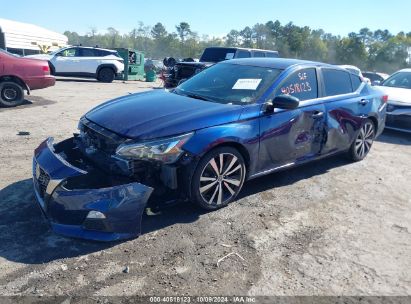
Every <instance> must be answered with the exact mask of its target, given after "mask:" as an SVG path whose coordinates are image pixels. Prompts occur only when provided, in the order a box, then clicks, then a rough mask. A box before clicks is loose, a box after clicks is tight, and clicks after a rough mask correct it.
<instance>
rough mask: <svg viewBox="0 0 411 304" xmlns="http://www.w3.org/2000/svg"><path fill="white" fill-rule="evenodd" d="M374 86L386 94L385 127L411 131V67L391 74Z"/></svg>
mask: <svg viewBox="0 0 411 304" xmlns="http://www.w3.org/2000/svg"><path fill="white" fill-rule="evenodd" d="M376 88H379V89H381V90H382V91H383V92H384V93H385V94H387V95H388V105H387V121H386V128H387V129H393V130H398V131H403V132H411V69H404V70H400V71H398V72H396V73H394V74H392V75H391V76H390V77H389V78H387V79H386V80H384V81H383V82H382V83H381V85H380V86H376Z"/></svg>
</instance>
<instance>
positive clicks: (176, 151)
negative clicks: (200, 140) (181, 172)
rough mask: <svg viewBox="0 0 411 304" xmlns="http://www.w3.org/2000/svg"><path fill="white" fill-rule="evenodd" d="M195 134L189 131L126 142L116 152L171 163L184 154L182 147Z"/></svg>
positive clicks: (126, 155)
mask: <svg viewBox="0 0 411 304" xmlns="http://www.w3.org/2000/svg"><path fill="white" fill-rule="evenodd" d="M193 134H194V133H188V134H184V135H180V136H176V137H170V138H166V139H160V140H155V141H149V142H140V143H124V144H122V145H120V146H119V147H118V148H117V150H116V154H117V155H119V156H121V157H125V158H134V159H141V160H144V159H146V160H158V161H161V162H163V163H165V164H171V163H174V162H175V161H176V160H177V159H178V158H179V157H180V155H181V154H183V152H184V151H183V150H181V147H182V146H183V145H184V144H185V143H186V142H187V141H188V140H189V139H190V138H191V136H193Z"/></svg>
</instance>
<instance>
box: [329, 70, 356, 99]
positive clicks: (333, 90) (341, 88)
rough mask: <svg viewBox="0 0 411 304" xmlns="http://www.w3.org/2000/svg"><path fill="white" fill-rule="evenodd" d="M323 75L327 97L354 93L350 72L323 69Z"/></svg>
mask: <svg viewBox="0 0 411 304" xmlns="http://www.w3.org/2000/svg"><path fill="white" fill-rule="evenodd" d="M322 73H323V79H324V87H325V95H326V96H335V95H343V94H348V93H352V92H353V89H352V85H351V77H350V73H349V72H345V71H341V70H333V69H322Z"/></svg>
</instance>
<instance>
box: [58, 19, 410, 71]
mask: <svg viewBox="0 0 411 304" xmlns="http://www.w3.org/2000/svg"><path fill="white" fill-rule="evenodd" d="M64 35H66V36H67V37H68V41H69V44H71V45H80V44H81V45H83V46H96V45H97V46H99V47H103V48H134V49H137V50H140V51H143V52H144V53H145V54H146V57H150V58H159V59H161V58H164V57H168V56H171V57H176V58H187V57H191V58H199V57H200V55H201V53H202V51H203V49H204V48H205V47H209V46H232V47H246V48H260V49H267V50H276V51H279V52H280V56H281V57H291V58H300V59H307V60H315V61H322V62H328V63H332V64H351V65H355V66H358V67H359V68H361V69H363V70H374V71H379V72H386V73H392V72H394V71H396V70H399V69H401V68H405V67H409V66H410V62H409V57H410V52H411V32H409V33H405V32H399V33H397V34H392V33H390V32H389V31H388V30H376V31H371V30H370V29H368V28H363V29H360V30H359V31H358V33H354V32H352V33H349V34H348V36H346V37H341V36H336V35H333V34H330V33H326V32H325V31H324V30H322V29H311V28H310V27H308V26H303V27H301V26H297V25H295V24H293V23H292V22H289V23H287V24H284V25H282V24H281V23H280V22H279V21H278V20H277V21H269V22H267V23H265V24H263V23H257V24H255V25H254V26H251V27H250V26H246V27H245V28H244V29H241V30H235V29H233V30H231V31H230V32H229V33H228V34H227V35H226V36H225V37H210V36H208V35H202V36H201V37H200V36H199V34H198V33H197V32H195V31H193V30H192V29H191V27H190V25H189V24H188V23H187V22H181V23H180V24H178V25H176V27H175V31H173V32H168V31H167V30H166V28H165V27H164V25H163V24H162V23H160V22H158V23H157V24H155V25H154V26H148V25H145V24H144V23H142V22H139V23H138V26H137V27H136V28H134V29H132V30H131V31H130V32H129V33H126V34H122V33H120V32H119V31H118V30H116V29H115V28H113V27H109V28H108V29H107V31H106V32H105V33H98V31H97V29H96V28H91V29H90V31H89V32H88V33H86V34H85V35H79V34H78V33H76V32H70V31H66V32H64Z"/></svg>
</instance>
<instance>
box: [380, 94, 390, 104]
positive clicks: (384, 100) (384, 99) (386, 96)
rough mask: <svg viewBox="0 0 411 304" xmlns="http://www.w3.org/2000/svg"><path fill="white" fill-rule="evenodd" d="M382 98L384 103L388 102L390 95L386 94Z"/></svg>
mask: <svg viewBox="0 0 411 304" xmlns="http://www.w3.org/2000/svg"><path fill="white" fill-rule="evenodd" d="M381 100H382V102H383V103H387V101H388V95H384V96H383V97H382V98H381Z"/></svg>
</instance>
